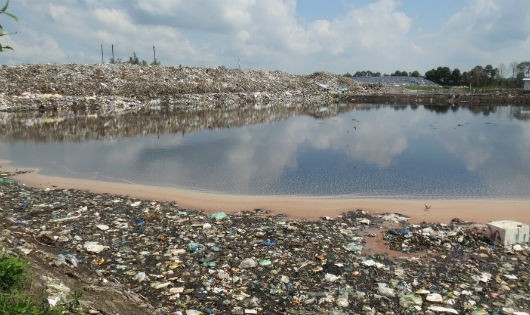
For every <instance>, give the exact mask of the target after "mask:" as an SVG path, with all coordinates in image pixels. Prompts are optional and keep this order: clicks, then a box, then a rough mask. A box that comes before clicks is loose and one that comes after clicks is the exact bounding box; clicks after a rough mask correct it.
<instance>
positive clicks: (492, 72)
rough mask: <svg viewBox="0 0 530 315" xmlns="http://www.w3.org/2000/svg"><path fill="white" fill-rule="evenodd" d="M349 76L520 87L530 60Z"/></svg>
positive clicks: (358, 72)
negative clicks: (401, 77)
mask: <svg viewBox="0 0 530 315" xmlns="http://www.w3.org/2000/svg"><path fill="white" fill-rule="evenodd" d="M344 76H347V77H381V76H409V77H423V78H425V79H427V80H431V81H433V82H435V83H438V84H440V85H443V86H472V87H520V86H521V84H522V79H523V78H525V77H530V61H523V62H512V63H511V64H510V65H509V66H506V65H504V64H501V65H500V66H499V67H495V68H494V67H493V66H492V65H486V66H481V65H477V66H475V67H474V68H473V69H471V70H469V71H464V72H461V71H460V69H458V68H454V69H451V68H449V67H446V66H444V67H437V68H435V69H434V68H433V69H431V70H429V71H427V72H425V75H423V76H422V75H421V74H420V72H419V71H412V72H407V71H400V70H396V71H394V72H393V73H391V74H386V73H385V74H381V73H380V72H372V71H370V70H363V71H357V72H355V73H354V74H350V73H349V72H348V73H346V74H344Z"/></svg>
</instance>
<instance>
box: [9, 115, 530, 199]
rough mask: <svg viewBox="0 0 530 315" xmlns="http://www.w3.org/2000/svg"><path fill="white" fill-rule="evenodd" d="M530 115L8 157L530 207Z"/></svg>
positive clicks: (272, 129) (219, 187) (61, 148)
mask: <svg viewBox="0 0 530 315" xmlns="http://www.w3.org/2000/svg"><path fill="white" fill-rule="evenodd" d="M326 110H327V109H326V108H322V109H321V111H322V112H325V111H326ZM529 113H530V111H529V110H528V109H527V108H523V107H510V106H499V107H487V108H478V109H477V108H466V107H427V106H414V107H412V106H366V105H365V106H356V107H354V108H353V109H352V110H349V111H346V112H342V113H339V114H338V115H336V116H332V117H325V118H315V117H312V116H308V115H296V116H292V117H290V118H287V119H285V120H280V121H274V120H273V121H272V122H265V123H260V124H255V125H248V126H239V127H232V128H222V129H221V128H220V129H197V130H194V131H192V132H167V133H149V132H147V133H146V134H140V135H138V134H137V135H134V136H120V137H116V138H111V139H109V138H105V137H92V138H91V139H88V140H87V139H82V140H79V139H76V140H75V141H72V140H69V139H64V140H60V139H54V140H53V141H35V140H34V139H33V138H31V137H29V136H28V137H27V138H24V137H23V136H20V135H19V136H18V137H8V136H5V135H4V136H3V137H0V159H2V160H10V161H12V162H13V164H14V165H17V166H26V167H36V168H40V169H41V173H43V174H47V175H55V176H63V177H75V178H87V179H98V180H104V181H117V182H126V183H138V184H149V185H156V186H168V187H178V188H189V189H196V190H201V191H211V192H221V193H233V194H251V195H310V196H349V197H378V198H381V197H382V198H474V197H478V198H522V199H530V189H529V187H530V119H529V118H530V114H529ZM143 119H145V120H148V119H149V117H147V116H146V117H145V118H143ZM265 121H266V120H265ZM68 128H73V129H72V130H74V131H73V133H75V130H76V129H75V127H68ZM41 130H43V132H45V130H46V129H45V128H43V129H41ZM41 136H43V137H44V136H45V135H41Z"/></svg>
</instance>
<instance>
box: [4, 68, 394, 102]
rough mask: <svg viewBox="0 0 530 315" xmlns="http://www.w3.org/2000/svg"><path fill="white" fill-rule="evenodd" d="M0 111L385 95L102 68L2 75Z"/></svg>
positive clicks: (272, 75) (228, 76)
mask: <svg viewBox="0 0 530 315" xmlns="http://www.w3.org/2000/svg"><path fill="white" fill-rule="evenodd" d="M0 86H2V91H0V110H3V111H21V110H36V109H38V110H47V109H54V110H56V109H70V108H72V107H90V108H95V109H101V110H106V111H113V112H119V111H127V110H131V109H137V108H143V107H160V106H162V107H171V108H177V109H182V110H196V109H201V110H206V109H215V108H238V107H245V106H249V105H258V106H262V105H285V104H287V106H288V104H289V103H292V102H301V103H312V102H322V101H323V100H325V98H327V97H329V96H330V94H331V95H333V94H339V93H348V94H355V95H364V94H371V93H376V92H377V93H379V92H383V91H384V90H385V89H388V87H384V86H382V85H380V84H362V83H359V82H355V81H353V80H351V79H350V78H346V77H343V76H339V75H335V74H331V73H326V72H316V73H313V74H311V75H293V74H288V73H285V72H281V71H260V70H238V69H227V68H225V67H219V68H215V69H212V68H189V67H162V66H139V65H130V64H112V65H111V64H103V65H77V64H70V65H43V64H37V65H17V66H2V67H0Z"/></svg>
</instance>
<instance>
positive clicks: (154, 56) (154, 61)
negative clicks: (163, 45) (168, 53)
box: [153, 45, 156, 64]
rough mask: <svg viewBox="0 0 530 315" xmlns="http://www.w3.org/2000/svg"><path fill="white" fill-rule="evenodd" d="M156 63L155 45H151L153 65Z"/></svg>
mask: <svg viewBox="0 0 530 315" xmlns="http://www.w3.org/2000/svg"><path fill="white" fill-rule="evenodd" d="M155 63H156V49H155V45H153V64H155Z"/></svg>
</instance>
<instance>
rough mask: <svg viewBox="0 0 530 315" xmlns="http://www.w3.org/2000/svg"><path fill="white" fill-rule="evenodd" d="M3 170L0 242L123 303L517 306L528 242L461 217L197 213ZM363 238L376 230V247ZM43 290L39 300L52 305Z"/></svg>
mask: <svg viewBox="0 0 530 315" xmlns="http://www.w3.org/2000/svg"><path fill="white" fill-rule="evenodd" d="M8 175H9V174H7V173H6V174H2V177H1V178H0V196H1V204H0V214H1V216H2V221H1V222H2V225H1V226H0V229H1V232H2V233H1V235H3V241H2V243H3V245H4V246H6V247H8V248H11V249H12V250H13V251H14V252H16V253H17V254H19V255H21V256H22V257H25V258H27V259H30V261H31V260H33V261H40V262H42V263H43V264H45V265H46V266H48V269H49V271H50V272H51V271H53V270H57V269H61V270H66V271H63V272H62V273H61V274H65V276H64V277H65V279H64V280H63V283H64V281H66V280H67V279H66V278H68V277H71V276H68V275H75V277H77V278H83V277H86V278H90V279H93V280H92V281H91V287H92V288H93V287H98V288H99V289H100V290H101V289H104V288H109V287H112V288H114V287H118V286H121V287H122V288H123V290H125V292H128V293H127V294H129V295H131V294H133V295H134V296H135V297H136V299H135V301H136V302H135V303H137V304H138V305H139V306H138V308H137V309H136V311H135V312H136V313H137V314H143V313H145V314H149V313H151V314H187V315H189V314H528V310H530V286H529V284H530V273H529V272H528V270H530V250H529V247H528V243H522V244H516V245H513V246H506V247H504V246H502V245H499V244H498V243H495V242H491V240H489V239H488V238H487V237H486V238H485V237H484V234H483V233H481V232H482V229H483V228H484V226H481V225H477V224H473V223H470V222H463V221H460V220H458V219H454V220H452V221H451V222H450V223H448V224H429V223H422V224H410V223H409V222H408V218H407V217H404V216H401V215H399V214H394V213H388V214H381V215H376V214H369V213H367V212H365V211H362V210H356V209H352V211H349V212H346V213H344V214H343V215H340V216H338V217H334V218H332V217H323V218H322V219H320V220H316V221H310V220H302V219H291V218H288V217H286V216H284V215H274V214H271V213H269V212H267V211H264V210H259V209H258V210H252V211H244V212H236V213H227V212H216V213H211V214H207V213H204V212H202V211H198V210H193V209H184V208H182V207H180V206H179V205H178V204H177V203H176V202H159V201H153V200H140V199H135V198H130V197H126V196H116V195H110V194H94V193H90V192H84V191H79V190H62V189H54V188H53V187H52V188H47V189H37V188H30V187H26V186H23V185H21V184H19V183H18V182H16V181H14V180H12V179H10V178H9V176H8ZM377 238H382V239H384V240H385V245H384V246H383V247H384V248H380V250H379V249H378V248H377V246H375V245H373V244H374V242H372V240H374V239H377ZM386 251H393V252H395V253H397V255H392V257H390V256H389V255H387V254H385V252H386ZM59 280H60V279H59ZM59 283H60V281H59ZM62 292H68V291H67V290H62ZM50 294H51V293H50ZM54 294H55V295H50V298H49V300H50V301H52V302H53V303H56V304H57V303H59V304H60V303H61V299H63V297H62V296H61V295H58V294H56V293H54ZM81 302H82V303H83V305H84V306H85V307H86V308H87V309H88V310H89V311H90V313H91V314H98V313H102V314H105V313H108V310H107V309H105V307H103V306H102V303H103V301H97V300H93V301H81ZM131 303H132V302H131ZM122 314H125V313H123V312H122ZM131 314H132V313H131Z"/></svg>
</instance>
